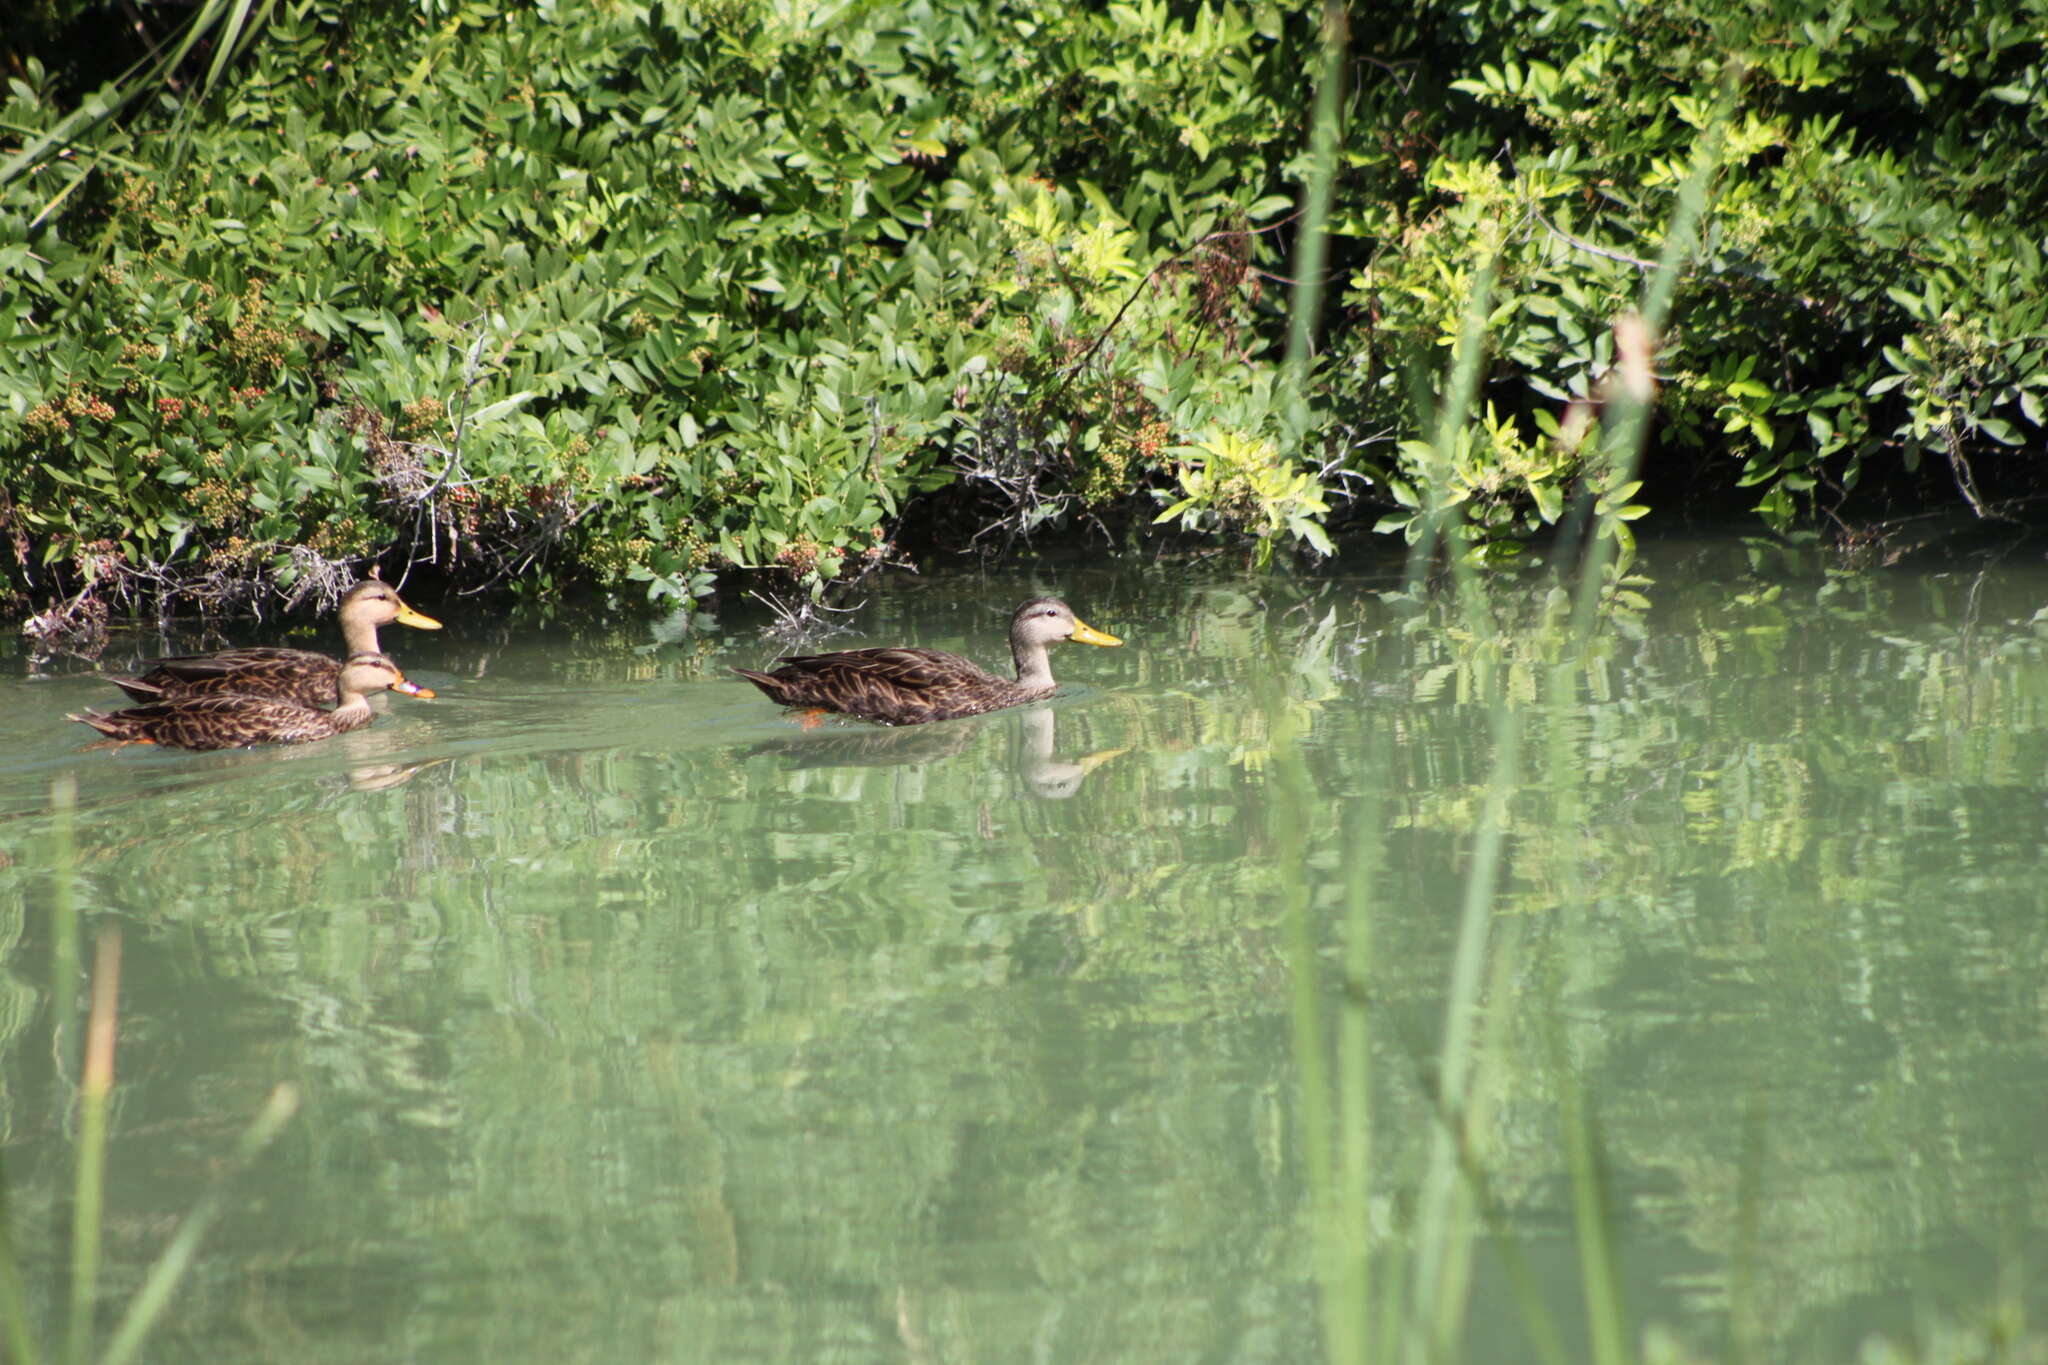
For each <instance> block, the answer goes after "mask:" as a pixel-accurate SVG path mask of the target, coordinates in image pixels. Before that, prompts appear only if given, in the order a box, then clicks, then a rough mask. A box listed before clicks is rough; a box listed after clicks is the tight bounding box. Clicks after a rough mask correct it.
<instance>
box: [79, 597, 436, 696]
mask: <svg viewBox="0 0 2048 1365" xmlns="http://www.w3.org/2000/svg"><path fill="white" fill-rule="evenodd" d="M337 614H338V615H339V617H340V618H341V632H342V637H343V639H345V640H346V641H347V642H348V652H349V654H350V656H351V657H353V656H354V655H357V654H375V653H377V652H378V648H377V627H378V626H382V625H390V624H391V623H392V622H394V621H396V622H398V623H400V624H402V625H408V626H413V627H415V628H417V629H420V630H439V629H440V628H441V623H440V622H439V621H436V620H434V619H433V618H432V617H430V616H422V615H421V614H420V613H419V612H417V611H414V610H413V609H412V608H411V607H409V606H407V605H406V604H405V603H404V601H403V600H401V599H400V598H399V596H398V592H397V590H396V589H394V588H392V586H391V585H390V584H388V583H385V582H383V581H382V580H381V579H376V578H366V579H364V580H363V581H362V582H360V583H358V584H356V585H355V586H354V587H353V588H350V589H349V590H348V592H346V593H345V594H343V596H342V599H341V606H340V608H339V610H338V612H337ZM149 665H150V667H149V671H148V672H147V673H144V674H143V675H142V676H140V677H137V678H115V677H110V678H108V679H107V681H108V682H111V683H112V684H114V686H116V687H118V688H120V689H121V690H122V691H123V692H126V693H127V694H128V695H129V696H131V697H133V698H134V699H135V700H137V701H141V702H158V701H172V700H175V699H177V698H179V697H192V696H210V695H219V694H224V693H237V694H240V695H242V696H248V697H274V698H277V699H278V700H281V701H289V702H295V703H297V704H298V705H300V706H305V707H310V708H312V709H314V710H319V709H321V708H324V707H329V706H332V705H334V685H335V683H336V682H338V681H339V680H340V678H341V660H339V659H336V658H334V657H332V656H330V655H326V654H321V653H319V652H317V651H315V650H310V649H283V648H273V647H270V646H267V645H251V646H246V647H244V648H241V649H223V650H217V651H215V652H214V653H211V654H179V655H174V656H172V657H170V658H167V659H151V660H149Z"/></svg>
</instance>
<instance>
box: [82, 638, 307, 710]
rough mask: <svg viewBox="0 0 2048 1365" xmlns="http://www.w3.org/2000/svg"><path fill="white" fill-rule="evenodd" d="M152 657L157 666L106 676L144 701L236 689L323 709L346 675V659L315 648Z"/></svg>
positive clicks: (198, 695) (208, 694)
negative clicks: (343, 669) (343, 664)
mask: <svg viewBox="0 0 2048 1365" xmlns="http://www.w3.org/2000/svg"><path fill="white" fill-rule="evenodd" d="M150 662H151V663H152V664H154V665H155V667H153V668H151V669H150V671H149V672H147V673H144V674H143V675H142V676H141V677H139V678H109V679H107V681H109V682H111V683H112V684H114V686H116V687H118V688H120V689H121V690H122V691H123V692H126V693H127V694H128V695H129V696H131V697H133V698H135V700H137V701H143V702H154V701H164V700H169V699H172V698H176V697H203V696H218V695H222V694H229V693H233V694H238V695H241V696H260V697H272V698H275V699H277V700H279V701H288V702H293V703H295V704H297V705H299V706H305V707H312V708H315V709H318V708H319V707H322V706H332V705H333V704H334V684H335V681H336V680H337V679H339V678H340V677H341V660H339V659H335V658H330V657H329V656H327V655H325V654H318V653H315V652H314V651H312V650H310V649H266V648H250V649H223V650H221V651H220V652H219V653H217V654H185V655H178V656H176V657H173V658H168V659H152V660H150Z"/></svg>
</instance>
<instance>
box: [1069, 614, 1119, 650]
mask: <svg viewBox="0 0 2048 1365" xmlns="http://www.w3.org/2000/svg"><path fill="white" fill-rule="evenodd" d="M1067 638H1068V639H1070V640H1078V641H1079V642H1080V643H1082V644H1084V645H1120V644H1122V643H1123V641H1122V640H1119V639H1117V638H1116V636H1114V635H1109V634H1106V633H1104V632H1103V631H1099V630H1097V629H1096V628H1095V627H1093V626H1091V625H1089V624H1088V623H1087V622H1085V621H1081V620H1078V619H1077V620H1076V621H1075V622H1074V633H1073V634H1072V635H1070V636H1068V637H1067Z"/></svg>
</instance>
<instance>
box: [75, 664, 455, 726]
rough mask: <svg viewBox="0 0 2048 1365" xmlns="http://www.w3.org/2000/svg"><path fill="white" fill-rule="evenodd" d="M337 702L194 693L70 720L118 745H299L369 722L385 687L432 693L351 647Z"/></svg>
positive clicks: (339, 677) (422, 694) (336, 688)
mask: <svg viewBox="0 0 2048 1365" xmlns="http://www.w3.org/2000/svg"><path fill="white" fill-rule="evenodd" d="M336 667H337V669H338V673H337V675H336V679H335V684H334V692H333V693H332V694H330V695H329V697H328V700H329V701H330V702H331V703H333V705H334V709H333V710H331V711H322V710H319V709H316V708H314V707H311V706H301V705H299V704H298V703H297V702H295V701H287V700H285V699H284V698H282V697H265V696H252V695H247V694H243V693H239V692H194V693H189V694H187V695H185V696H182V697H173V698H171V699H170V700H168V701H160V702H154V703H152V704H150V705H148V706H131V707H129V708H127V709H126V710H122V711H112V712H101V711H85V712H82V713H78V714H74V715H72V716H70V717H68V719H71V720H75V721H78V722H79V723H81V724H84V725H90V726H91V727H92V728H93V729H95V730H97V731H99V732H100V733H101V734H103V735H105V736H107V737H108V738H109V739H112V740H114V741H116V742H118V743H122V744H163V745H168V746H170V747H172V748H178V749H239V748H242V747H244V746H247V745H251V744H304V743H306V742H308V741H309V740H316V739H331V738H333V737H334V736H335V735H338V734H342V733H344V732H345V731H349V730H360V729H362V728H363V727H364V726H365V725H368V724H369V723H370V714H371V713H370V694H371V693H372V692H381V691H383V690H384V689H386V688H390V689H391V690H392V691H394V692H405V693H409V694H411V695H412V696H415V697H431V696H433V695H434V693H433V690H432V689H431V688H426V687H421V686H420V685H419V684H418V683H416V682H410V681H408V680H407V679H406V676H405V675H404V674H403V673H400V672H399V671H398V665H397V664H395V663H393V662H391V660H390V659H389V658H387V657H385V656H384V655H382V654H371V653H362V654H352V655H350V656H349V657H348V660H347V661H346V662H344V663H341V664H338V665H337V666H336Z"/></svg>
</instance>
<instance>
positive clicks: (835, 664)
mask: <svg viewBox="0 0 2048 1365" xmlns="http://www.w3.org/2000/svg"><path fill="white" fill-rule="evenodd" d="M1060 640H1079V641H1081V642H1083V643H1085V644H1094V645H1114V644H1119V643H1121V641H1119V640H1118V639H1117V638H1116V637H1115V636H1113V635H1105V634H1103V633H1102V632H1101V631H1099V630H1096V629H1095V628H1094V627H1092V626H1088V625H1084V624H1083V623H1082V622H1081V621H1080V620H1079V619H1078V618H1077V617H1076V616H1075V615H1074V612H1073V609H1072V608H1071V607H1069V606H1067V604H1066V603H1064V602H1061V601H1060V600H1058V599H1057V598H1052V597H1038V598H1033V599H1032V600H1031V601H1029V602H1026V603H1025V604H1024V605H1023V606H1021V607H1019V608H1017V611H1016V613H1015V614H1014V615H1013V616H1012V617H1011V618H1010V654H1011V657H1012V658H1013V659H1014V660H1015V661H1016V665H1017V679H1016V681H1014V682H1013V681H1011V680H1010V679H1008V678H999V677H997V676H996V675H995V674H993V673H990V672H989V671H988V670H987V669H985V668H982V667H981V666H980V665H978V664H976V663H973V662H972V661H970V660H967V659H963V658H961V657H960V656H959V655H957V654H947V653H945V652H944V651H942V650H936V649H913V648H908V647H899V648H887V649H848V650H842V651H840V652H838V653H836V654H799V655H794V656H791V657H788V658H784V659H781V660H779V661H778V662H777V664H776V666H775V667H774V668H773V669H771V670H769V671H768V672H765V673H763V672H759V671H756V670H754V669H751V668H736V669H734V670H733V672H735V673H737V674H739V675H740V676H741V677H743V678H745V679H746V680H747V681H748V682H750V683H752V684H754V686H756V687H758V688H760V689H761V690H762V691H763V692H765V693H767V694H768V695H769V696H770V697H771V698H773V699H774V700H775V701H778V702H780V703H781V704H782V705H784V706H795V707H807V708H812V709H816V710H822V711H838V712H840V713H842V714H844V715H849V716H856V717H858V718H860V719H862V720H872V721H877V722H879V723H881V724H883V725H922V724H924V723H925V722H926V721H934V720H953V719H955V718H957V717H960V716H978V715H980V714H981V713H982V712H984V711H999V710H1001V709H1002V708H1004V707H1006V706H1021V705H1023V704H1024V703H1025V702H1029V701H1037V700H1038V699H1039V698H1041V697H1049V696H1051V695H1052V694H1053V690H1054V684H1053V680H1052V668H1051V666H1050V664H1049V663H1048V661H1047V656H1046V647H1047V646H1048V645H1050V644H1052V643H1054V642H1056V641H1060Z"/></svg>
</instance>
